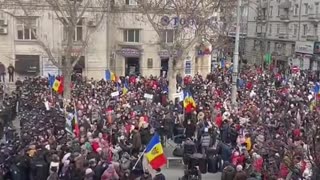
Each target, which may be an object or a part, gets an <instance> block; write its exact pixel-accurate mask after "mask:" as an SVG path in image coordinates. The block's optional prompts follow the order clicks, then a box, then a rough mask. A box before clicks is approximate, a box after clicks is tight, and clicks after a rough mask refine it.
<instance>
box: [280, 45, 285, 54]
mask: <svg viewBox="0 0 320 180" xmlns="http://www.w3.org/2000/svg"><path fill="white" fill-rule="evenodd" d="M281 53H282V54H286V43H282V44H281Z"/></svg>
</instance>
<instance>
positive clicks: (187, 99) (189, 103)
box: [183, 90, 196, 113]
mask: <svg viewBox="0 0 320 180" xmlns="http://www.w3.org/2000/svg"><path fill="white" fill-rule="evenodd" d="M183 96H184V98H183V107H184V108H185V112H186V113H191V112H192V111H193V110H194V109H195V108H196V102H195V101H194V99H193V97H192V95H191V92H190V91H188V90H184V91H183Z"/></svg>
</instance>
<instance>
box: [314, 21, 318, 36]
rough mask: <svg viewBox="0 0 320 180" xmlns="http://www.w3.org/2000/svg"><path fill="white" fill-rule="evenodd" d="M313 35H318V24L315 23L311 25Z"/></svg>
mask: <svg viewBox="0 0 320 180" xmlns="http://www.w3.org/2000/svg"><path fill="white" fill-rule="evenodd" d="M313 35H314V36H318V25H316V24H315V25H314V26H313Z"/></svg>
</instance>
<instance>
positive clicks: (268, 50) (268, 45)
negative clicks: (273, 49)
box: [267, 41, 270, 52]
mask: <svg viewBox="0 0 320 180" xmlns="http://www.w3.org/2000/svg"><path fill="white" fill-rule="evenodd" d="M267 52H270V41H268V43H267Z"/></svg>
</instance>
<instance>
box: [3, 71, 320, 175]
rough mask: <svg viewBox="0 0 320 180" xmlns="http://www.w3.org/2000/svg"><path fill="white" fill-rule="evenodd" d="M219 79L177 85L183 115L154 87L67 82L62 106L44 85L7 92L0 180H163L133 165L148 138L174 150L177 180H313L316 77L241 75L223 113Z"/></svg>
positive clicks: (148, 81) (136, 82)
mask: <svg viewBox="0 0 320 180" xmlns="http://www.w3.org/2000/svg"><path fill="white" fill-rule="evenodd" d="M222 71H224V70H217V71H214V72H213V73H211V74H209V75H207V77H202V76H200V75H195V76H194V77H192V78H191V77H188V78H185V79H181V78H177V82H178V86H179V87H178V89H182V90H184V91H188V92H190V94H191V96H192V98H193V99H194V101H195V106H194V107H192V108H191V109H190V108H188V110H186V109H185V107H184V105H183V102H181V101H179V100H175V101H169V100H168V94H167V93H168V89H167V87H168V81H167V80H166V79H165V78H163V77H152V76H150V77H142V76H130V77H120V81H121V82H120V81H119V82H118V81H117V82H115V81H106V80H100V81H97V80H93V79H90V80H88V79H85V78H81V77H75V78H74V79H73V80H74V81H73V86H72V87H73V89H72V98H71V99H64V98H63V96H61V95H59V94H58V93H55V92H52V88H51V87H50V85H49V84H50V83H49V80H48V78H41V77H37V78H26V79H25V80H23V81H21V82H20V83H19V86H18V87H17V91H16V92H15V94H16V95H15V97H16V99H17V106H18V107H17V110H18V115H17V118H18V119H19V121H20V129H19V130H17V133H5V134H6V137H5V139H6V141H5V142H3V143H2V144H1V153H0V163H1V166H0V170H1V174H0V179H11V180H116V179H125V180H130V179H139V178H140V179H141V180H147V179H150V180H151V179H155V180H157V179H160V180H163V179H166V178H165V175H163V174H162V173H161V169H151V168H150V167H148V168H147V166H146V164H147V163H144V162H143V158H140V156H141V154H142V153H143V150H144V148H145V146H146V145H147V144H148V143H149V141H150V139H151V137H152V136H153V134H155V133H158V134H159V135H160V136H161V141H162V143H163V146H165V145H166V144H167V141H170V140H173V141H174V142H176V143H177V144H182V145H181V146H177V148H176V149H175V151H174V155H176V156H181V157H182V158H183V160H184V164H185V165H186V167H185V168H186V171H185V175H184V176H183V177H182V179H186V180H188V179H191V178H192V177H195V178H198V179H199V178H200V177H201V175H200V174H203V173H217V172H221V174H222V175H221V179H222V180H260V179H264V180H278V179H285V180H291V179H292V180H299V179H306V180H308V179H310V180H319V179H320V171H319V167H320V166H319V165H320V161H319V160H320V157H319V156H318V153H317V150H318V149H319V148H320V145H319V141H320V138H319V137H320V134H319V133H320V131H318V130H320V126H319V117H320V116H319V109H318V105H317V94H318V93H319V92H318V91H319V90H315V88H314V87H316V82H317V81H318V80H319V77H318V76H317V75H316V74H314V73H313V72H299V73H298V74H294V75H293V74H283V73H281V72H276V71H270V70H262V69H261V68H258V67H248V68H245V69H243V70H242V71H241V73H240V75H239V79H238V84H237V85H238V96H237V99H238V103H237V106H232V105H231V100H230V97H231V86H232V85H231V74H230V73H229V72H227V71H226V72H222ZM117 91H118V92H119V95H117V93H116V95H111V94H112V93H114V92H117ZM145 94H148V95H149V96H145ZM150 95H151V97H152V98H150ZM146 97H147V98H146ZM66 119H67V120H66ZM68 119H69V120H71V119H73V120H72V124H71V126H70V127H69V126H68V125H70V124H68V123H66V122H68ZM9 129H10V128H9ZM11 129H13V128H11ZM178 141H179V142H178ZM166 156H172V155H171V154H167V155H166ZM190 159H191V161H190ZM193 169H196V170H195V171H193ZM194 174H196V176H193V175H194Z"/></svg>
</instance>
